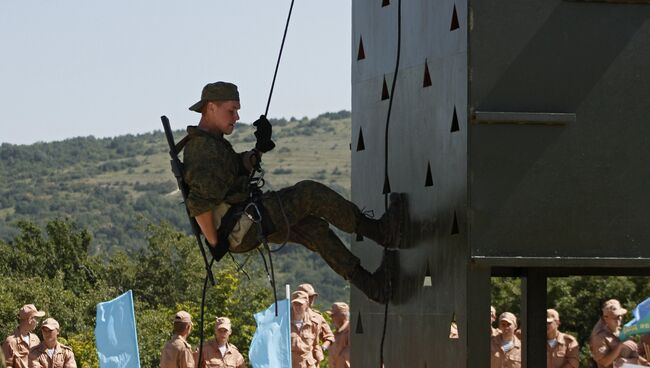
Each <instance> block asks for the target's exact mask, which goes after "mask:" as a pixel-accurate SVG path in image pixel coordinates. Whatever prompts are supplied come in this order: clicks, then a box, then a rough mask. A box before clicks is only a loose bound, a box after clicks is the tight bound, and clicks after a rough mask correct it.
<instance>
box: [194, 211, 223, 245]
mask: <svg viewBox="0 0 650 368" xmlns="http://www.w3.org/2000/svg"><path fill="white" fill-rule="evenodd" d="M194 218H195V219H196V222H197V223H198V224H199V227H200V228H201V232H202V233H203V236H205V239H206V240H207V241H208V243H210V246H211V247H216V246H217V244H219V236H218V235H217V229H216V228H215V227H214V216H213V215H212V211H208V212H203V213H202V214H200V215H198V216H196V217H194Z"/></svg>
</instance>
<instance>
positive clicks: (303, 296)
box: [291, 290, 309, 304]
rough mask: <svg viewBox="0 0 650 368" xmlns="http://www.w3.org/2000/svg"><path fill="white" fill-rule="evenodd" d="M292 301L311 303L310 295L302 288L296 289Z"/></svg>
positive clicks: (292, 294)
mask: <svg viewBox="0 0 650 368" xmlns="http://www.w3.org/2000/svg"><path fill="white" fill-rule="evenodd" d="M291 303H300V304H307V303H309V295H307V293H306V292H304V291H302V290H298V291H294V292H293V293H291Z"/></svg>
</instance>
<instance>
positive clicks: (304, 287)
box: [296, 284, 318, 297]
mask: <svg viewBox="0 0 650 368" xmlns="http://www.w3.org/2000/svg"><path fill="white" fill-rule="evenodd" d="M296 290H300V291H304V292H305V293H307V295H309V297H312V296H314V295H318V293H317V292H316V290H315V289H314V287H313V286H311V284H300V285H298V287H297V288H296Z"/></svg>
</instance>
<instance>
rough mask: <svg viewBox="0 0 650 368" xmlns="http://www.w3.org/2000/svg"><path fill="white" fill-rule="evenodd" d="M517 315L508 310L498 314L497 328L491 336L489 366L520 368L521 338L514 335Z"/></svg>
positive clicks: (493, 367) (491, 367)
mask: <svg viewBox="0 0 650 368" xmlns="http://www.w3.org/2000/svg"><path fill="white" fill-rule="evenodd" d="M516 329H517V317H515V315H514V314H512V313H510V312H503V313H501V315H499V330H500V332H499V333H498V334H497V335H496V336H492V344H491V347H490V352H491V359H490V368H521V340H519V338H517V336H516V335H515V330H516Z"/></svg>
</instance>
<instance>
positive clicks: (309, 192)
mask: <svg viewBox="0 0 650 368" xmlns="http://www.w3.org/2000/svg"><path fill="white" fill-rule="evenodd" d="M263 203H264V206H265V207H266V209H267V210H268V211H269V213H270V216H271V217H272V218H273V223H274V226H275V228H276V230H277V231H285V230H286V228H287V224H288V225H289V227H292V226H294V225H297V224H298V223H300V222H301V221H302V220H303V219H305V218H307V217H310V216H311V217H316V218H322V219H324V220H325V221H327V222H328V223H330V224H332V225H334V226H336V227H337V228H339V229H341V230H342V231H345V232H346V233H357V234H359V235H362V236H365V237H367V238H370V239H372V240H374V241H375V242H377V243H378V244H380V245H383V246H386V247H397V246H398V244H399V241H400V231H401V229H400V227H401V221H403V220H404V217H405V213H404V212H406V211H405V203H403V202H402V199H401V197H400V196H398V195H397V196H391V206H390V207H389V209H388V211H387V212H386V213H385V214H384V215H383V216H382V217H381V218H380V219H379V220H375V219H372V218H369V217H367V216H365V215H364V214H363V213H362V212H361V210H359V208H358V207H357V206H356V205H355V204H354V203H352V202H350V201H348V200H347V199H345V198H343V197H342V196H341V195H339V194H338V193H337V192H335V191H334V190H332V189H330V188H329V187H328V186H326V185H323V184H321V183H318V182H315V181H311V180H304V181H301V182H298V183H296V184H295V185H293V186H291V187H287V188H283V189H281V190H279V191H277V192H269V193H266V194H265V197H264V201H263Z"/></svg>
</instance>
